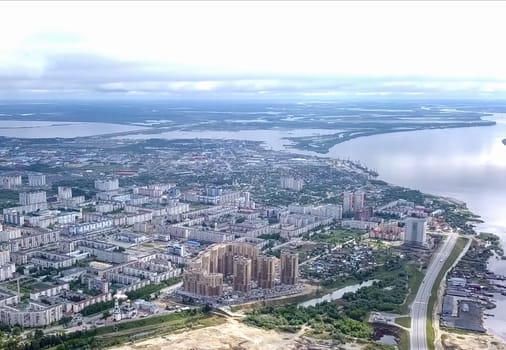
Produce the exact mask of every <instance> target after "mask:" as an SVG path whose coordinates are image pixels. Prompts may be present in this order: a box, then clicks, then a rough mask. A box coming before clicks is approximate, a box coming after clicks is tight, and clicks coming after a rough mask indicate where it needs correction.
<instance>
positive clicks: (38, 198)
mask: <svg viewBox="0 0 506 350" xmlns="http://www.w3.org/2000/svg"><path fill="white" fill-rule="evenodd" d="M45 202H46V192H45V191H38V192H21V193H20V194H19V203H21V205H30V204H37V203H45Z"/></svg>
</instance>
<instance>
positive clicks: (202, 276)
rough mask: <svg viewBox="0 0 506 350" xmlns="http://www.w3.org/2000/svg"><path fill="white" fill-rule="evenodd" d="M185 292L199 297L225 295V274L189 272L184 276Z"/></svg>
mask: <svg viewBox="0 0 506 350" xmlns="http://www.w3.org/2000/svg"><path fill="white" fill-rule="evenodd" d="M183 290H184V291H186V292H188V293H191V294H195V295H199V296H220V295H222V294H223V274H221V273H207V272H204V271H189V272H186V273H184V275H183Z"/></svg>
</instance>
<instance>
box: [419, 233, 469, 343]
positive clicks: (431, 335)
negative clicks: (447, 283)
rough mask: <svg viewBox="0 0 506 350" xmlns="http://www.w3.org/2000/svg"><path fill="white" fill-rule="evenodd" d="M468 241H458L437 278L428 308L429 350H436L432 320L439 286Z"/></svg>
mask: <svg viewBox="0 0 506 350" xmlns="http://www.w3.org/2000/svg"><path fill="white" fill-rule="evenodd" d="M467 241H468V238H464V237H459V238H458V239H457V243H455V247H453V250H452V252H451V254H450V256H449V257H448V259H447V260H446V261H445V263H444V265H443V268H442V269H441V271H440V272H439V275H438V276H437V278H436V281H435V282H434V286H433V287H432V291H431V295H430V299H429V305H428V306H427V326H426V327H427V348H428V349H429V350H434V348H435V346H434V343H435V340H436V334H435V332H434V327H433V319H432V312H433V311H434V306H435V305H436V302H437V292H438V290H439V286H440V285H441V281H442V280H443V276H444V275H445V274H446V272H447V271H448V270H449V269H450V267H451V266H452V265H453V264H454V263H455V261H456V260H457V258H458V257H459V255H460V253H461V252H462V250H463V249H464V247H465V246H466V244H467Z"/></svg>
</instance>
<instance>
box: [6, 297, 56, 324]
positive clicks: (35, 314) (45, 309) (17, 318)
mask: <svg viewBox="0 0 506 350" xmlns="http://www.w3.org/2000/svg"><path fill="white" fill-rule="evenodd" d="M63 309H64V305H63V304H56V305H49V306H48V305H46V304H42V303H38V302H34V301H29V302H28V303H27V304H18V305H16V306H10V305H5V306H0V323H2V324H5V325H9V326H15V325H19V326H21V327H45V326H49V325H50V324H52V323H54V322H58V321H59V320H61V318H62V317H63V311H64V310H63Z"/></svg>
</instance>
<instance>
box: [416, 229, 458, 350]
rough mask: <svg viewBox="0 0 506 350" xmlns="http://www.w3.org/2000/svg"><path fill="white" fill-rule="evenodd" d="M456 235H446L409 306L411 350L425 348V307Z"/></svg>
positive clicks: (422, 349)
mask: <svg viewBox="0 0 506 350" xmlns="http://www.w3.org/2000/svg"><path fill="white" fill-rule="evenodd" d="M457 237H458V235H457V234H456V233H453V232H452V233H450V234H448V237H447V239H446V241H445V242H444V243H443V246H442V247H441V248H440V249H439V251H438V253H436V255H435V256H434V259H433V260H432V262H431V263H430V265H429V267H428V268H427V272H426V274H425V277H424V279H423V282H422V284H421V286H420V288H419V289H418V293H417V294H416V297H415V300H414V301H413V305H412V306H411V315H410V316H411V335H410V349H411V350H426V349H427V348H428V347H427V306H428V303H429V298H430V295H431V291H432V287H433V286H434V283H435V282H436V278H437V276H438V274H439V272H440V271H441V268H442V267H443V265H444V263H445V261H446V259H447V258H448V257H449V256H450V254H451V252H452V250H453V247H454V246H455V243H456V242H457Z"/></svg>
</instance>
